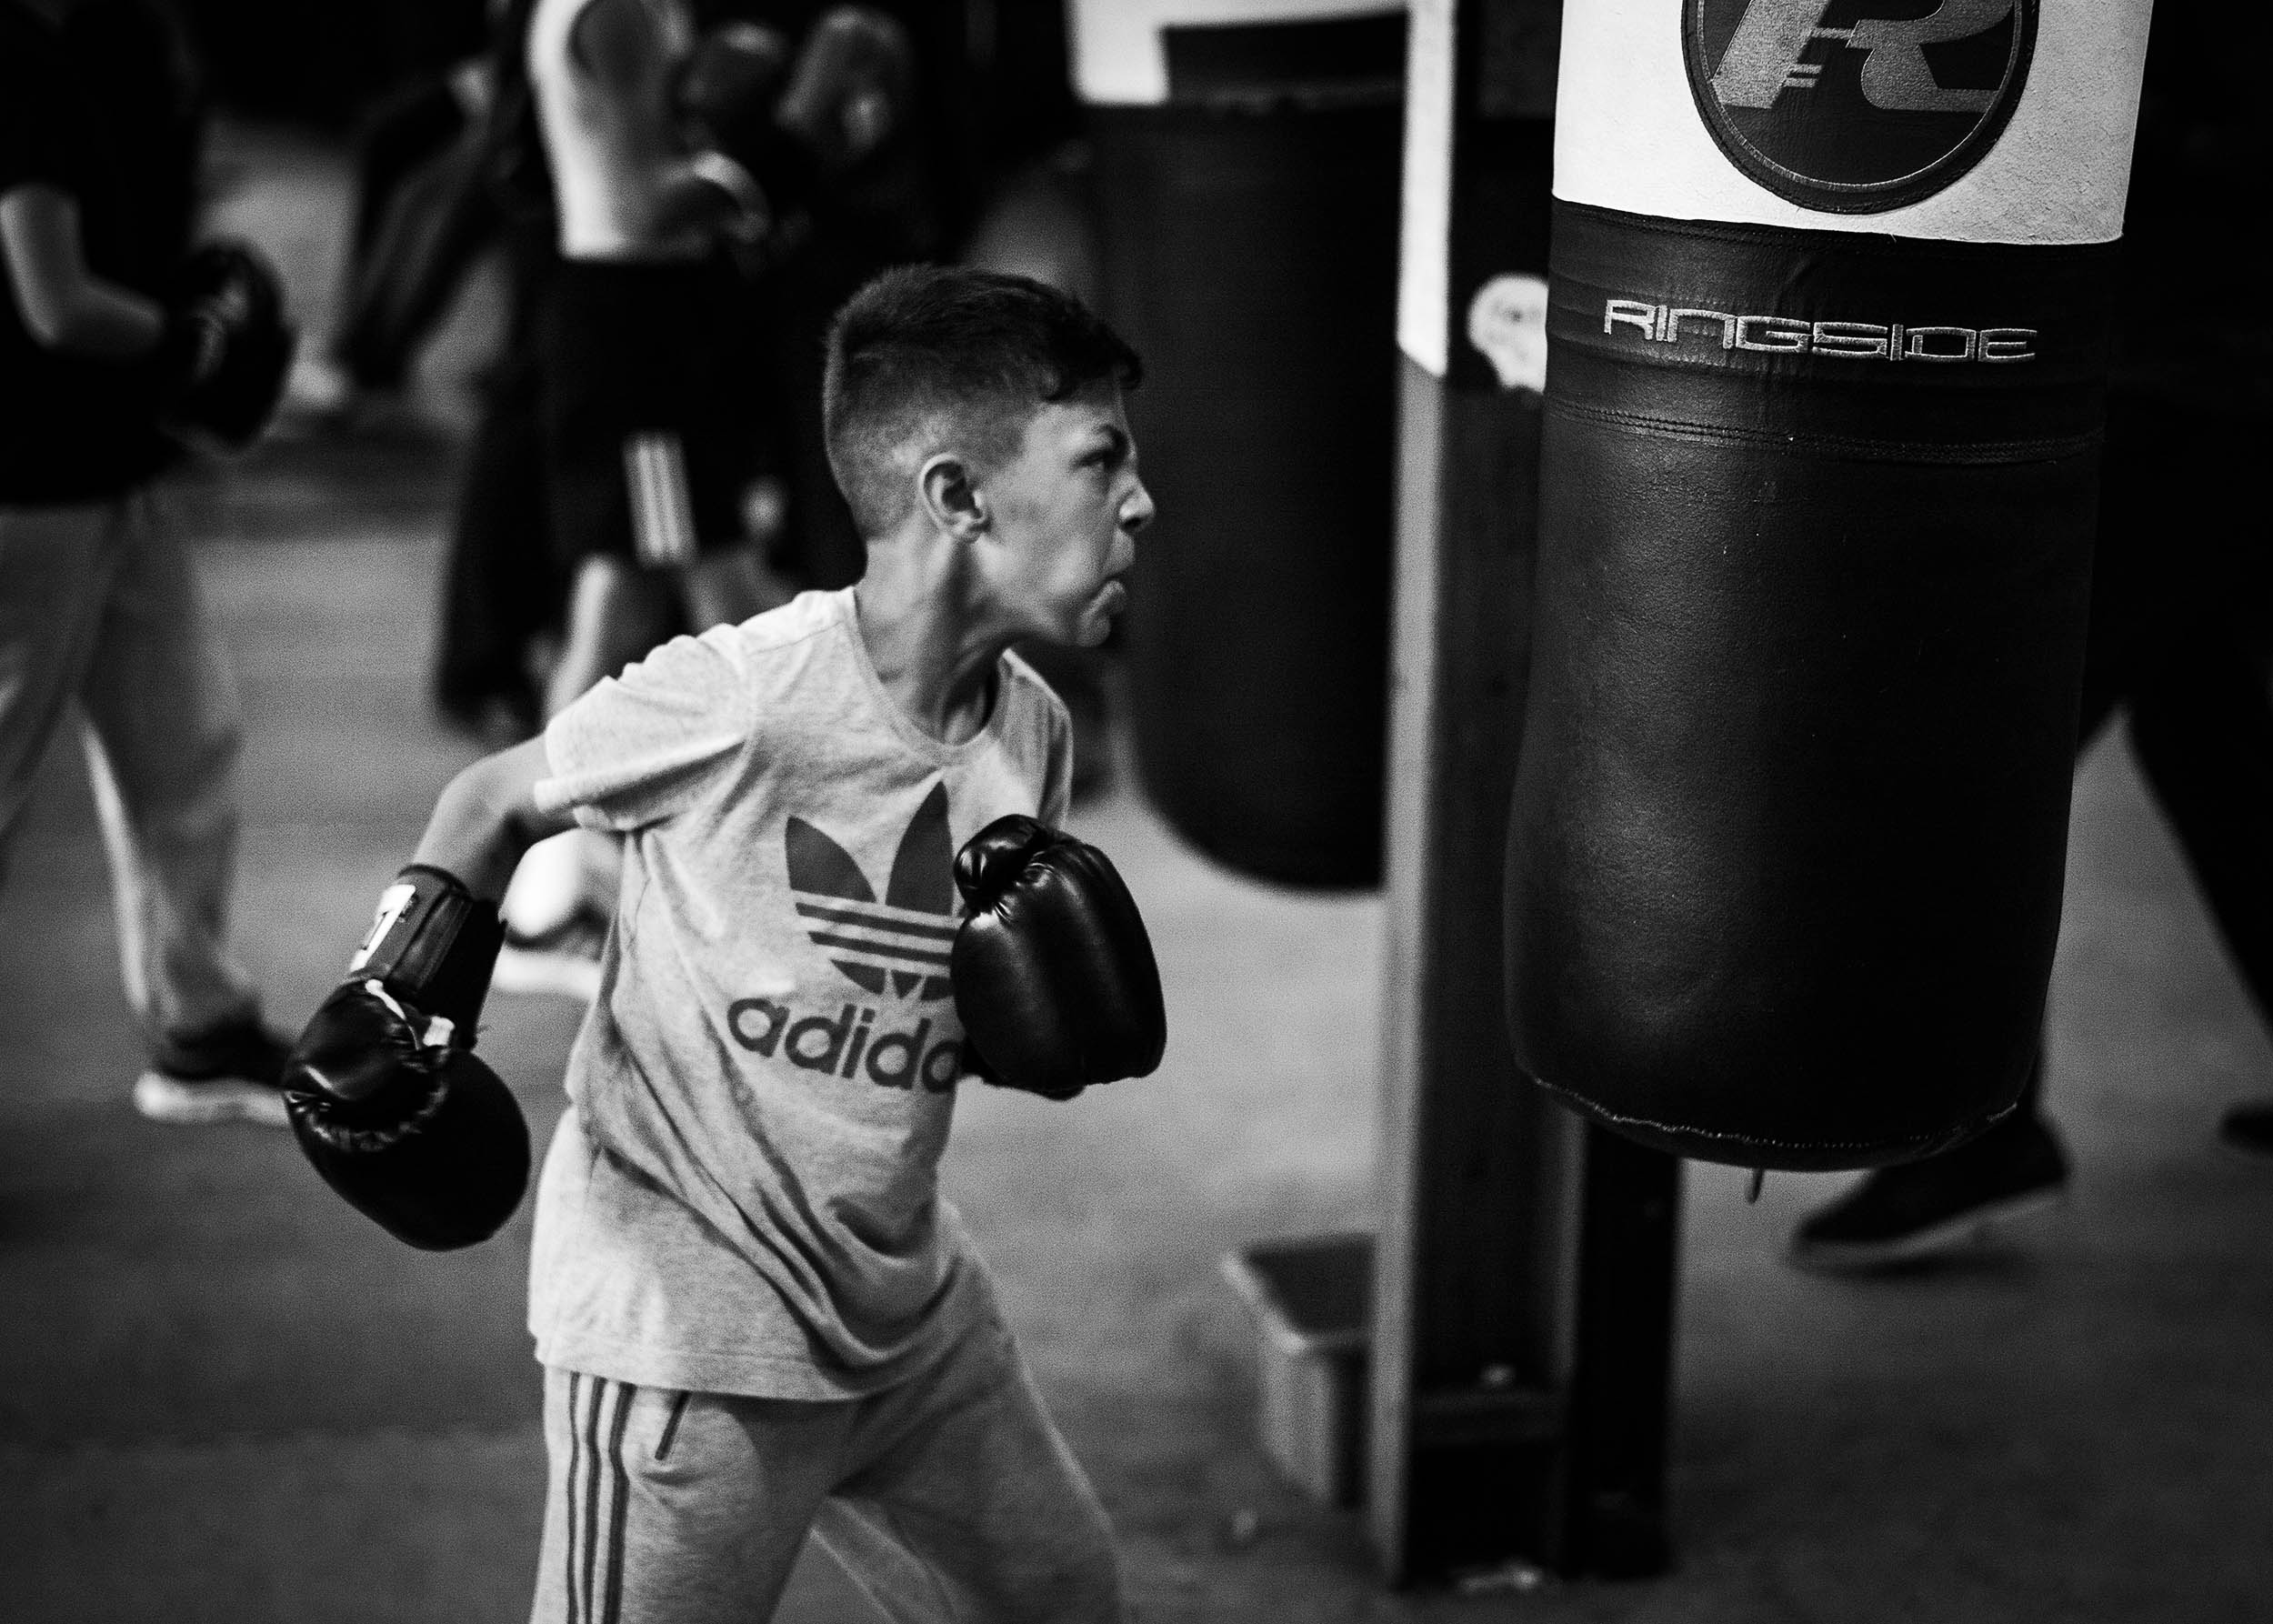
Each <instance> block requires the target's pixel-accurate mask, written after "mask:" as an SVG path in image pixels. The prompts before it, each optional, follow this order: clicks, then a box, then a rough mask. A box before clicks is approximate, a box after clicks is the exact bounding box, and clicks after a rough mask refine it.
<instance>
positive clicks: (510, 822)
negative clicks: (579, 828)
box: [413, 738, 575, 902]
mask: <svg viewBox="0 0 2273 1624" xmlns="http://www.w3.org/2000/svg"><path fill="white" fill-rule="evenodd" d="M551 773H552V769H551V767H549V766H548V765H547V764H546V759H545V741H544V740H543V739H542V738H532V739H529V740H527V741H526V743H523V744H517V745H516V746H514V747H512V748H511V749H509V750H500V751H499V752H497V754H496V755H495V756H485V757H482V759H480V760H479V761H476V763H474V765H473V766H471V767H467V768H466V770H465V771H464V772H462V773H460V774H458V776H457V777H455V778H453V779H451V780H450V782H449V785H448V787H446V788H445V789H444V790H443V792H442V796H441V798H440V799H438V800H436V802H435V807H434V816H433V817H432V818H430V819H428V821H427V823H426V835H425V837H423V838H421V839H420V840H419V842H418V851H417V855H416V857H415V858H414V859H413V860H414V861H416V862H420V863H426V864H428V865H431V866H432V867H436V868H441V869H445V870H446V871H448V872H449V873H451V874H455V875H456V876H457V877H458V878H459V879H461V880H463V881H464V882H465V883H466V889H467V890H469V891H471V892H473V894H474V895H475V896H476V897H483V898H485V899H486V900H489V901H492V902H494V901H496V900H497V899H498V898H499V897H503V896H504V895H505V891H506V882H507V881H509V880H511V879H512V877H513V869H514V866H515V865H516V864H517V863H518V862H520V860H521V854H522V853H523V852H525V851H526V850H528V848H529V847H532V846H534V845H536V843H537V842H538V841H539V840H542V839H544V838H545V837H546V836H547V835H557V834H560V833H561V832H562V831H564V830H566V829H567V828H569V827H572V826H573V825H574V823H575V819H574V818H572V817H569V816H568V815H567V814H566V813H554V812H546V811H543V810H541V809H540V808H539V807H538V806H537V804H536V786H537V783H538V781H539V780H541V779H544V778H546V777H550V776H551Z"/></svg>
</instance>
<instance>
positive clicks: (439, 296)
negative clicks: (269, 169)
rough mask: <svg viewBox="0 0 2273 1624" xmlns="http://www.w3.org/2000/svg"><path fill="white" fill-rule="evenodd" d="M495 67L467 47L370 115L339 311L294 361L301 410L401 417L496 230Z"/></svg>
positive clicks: (360, 422)
mask: <svg viewBox="0 0 2273 1624" xmlns="http://www.w3.org/2000/svg"><path fill="white" fill-rule="evenodd" d="M491 74H492V64H491V62H490V60H489V59H488V58H487V57H486V56H471V57H467V58H466V59H465V60H463V61H460V62H457V63H455V64H453V65H451V66H450V67H448V68H447V69H446V70H445V71H443V72H440V73H429V74H422V75H418V76H417V77H416V78H414V79H412V80H411V82H410V83H409V84H407V85H403V86H402V87H400V88H398V89H396V90H395V91H393V92H392V93H390V94H388V95H386V96H383V97H382V98H381V99H380V100H379V102H378V104H377V105H376V106H375V107H374V108H373V109H372V111H371V112H370V113H369V114H368V115H366V116H365V119H364V121H363V125H362V128H361V130H360V132H359V133H358V135H357V136H356V140H355V203H354V212H353V215H352V216H351V221H350V227H349V234H348V241H347V256H346V262H345V266H343V267H342V271H341V276H340V284H341V286H340V295H339V303H338V311H339V315H338V317H337V319H336V321H335V323H334V326H333V330H332V332H331V334H330V335H329V336H327V338H326V339H325V343H324V345H323V346H322V347H321V348H320V349H319V350H316V351H315V352H313V353H310V354H308V355H305V356H302V357H301V358H300V362H299V364H298V366H295V368H294V369H293V375H292V381H291V386H290V392H289V395H288V396H287V400H286V407H287V410H288V411H289V412H290V413H291V414H292V415H293V416H296V417H299V418H301V419H303V420H305V421H307V422H309V423H311V424H313V425H315V426H324V427H343V428H355V427H369V426H375V425H378V424H385V423H389V422H394V421H399V420H401V419H402V417H403V416H404V411H405V404H404V402H403V400H402V394H403V390H404V386H405V385H406V381H407V380H408V377H409V375H410V370H411V366H412V364H413V362H414V361H415V360H416V356H417V351H418V349H419V346H421V345H422V344H424V343H425V342H426V340H427V339H428V338H429V337H431V336H433V333H434V329H435V327H436V324H437V323H438V322H439V321H440V319H441V317H442V316H443V314H444V312H445V311H446V310H447V309H448V307H449V304H450V301H451V299H452V298H453V297H454V296H456V292H457V290H458V287H459V286H460V284H461V283H462V282H463V280H464V278H465V276H466V273H467V272H468V271H469V270H471V269H472V267H473V266H474V264H475V262H476V260H477V259H478V258H479V257H480V256H481V255H482V254H483V253H484V252H485V251H486V249H487V248H488V247H489V246H490V245H491V244H492V243H493V242H494V241H495V240H496V236H497V230H498V226H499V221H498V218H497V215H496V207H495V205H494V202H493V199H492V196H491V194H490V191H489V188H488V187H487V186H486V185H485V184H484V182H485V179H486V176H485V173H484V169H485V159H486V155H487V151H488V143H489V130H490V117H489V115H490V108H491V104H492V101H493V99H494V97H493V86H492V78H491Z"/></svg>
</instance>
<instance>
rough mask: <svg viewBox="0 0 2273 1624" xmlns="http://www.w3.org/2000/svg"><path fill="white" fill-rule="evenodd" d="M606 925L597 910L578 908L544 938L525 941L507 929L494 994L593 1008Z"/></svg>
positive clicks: (492, 981)
mask: <svg viewBox="0 0 2273 1624" xmlns="http://www.w3.org/2000/svg"><path fill="white" fill-rule="evenodd" d="M607 924H608V922H607V920H606V917H603V916H602V915H600V914H599V913H597V912H596V911H595V910H593V909H591V908H583V907H580V908H578V909H577V910H576V912H575V913H574V914H571V915H570V916H569V917H567V918H566V920H564V921H562V922H561V923H560V924H558V925H556V926H555V927H553V928H552V929H550V930H547V931H546V932H545V933H544V934H543V935H541V936H522V935H520V934H518V933H517V932H516V931H514V930H513V929H511V928H510V927H508V928H507V929H506V941H505V946H504V947H500V948H499V949H498V950H497V967H496V969H495V970H493V971H491V972H490V977H489V985H490V988H491V990H493V991H496V992H511V993H549V994H551V995H553V996H555V997H564V998H579V999H581V1000H583V1001H584V1002H585V1003H586V1004H589V1003H591V1002H592V1001H593V1000H594V999H596V998H597V997H599V996H600V945H601V944H602V943H603V942H605V941H606V940H607Z"/></svg>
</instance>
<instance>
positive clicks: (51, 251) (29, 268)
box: [0, 182, 165, 361]
mask: <svg viewBox="0 0 2273 1624" xmlns="http://www.w3.org/2000/svg"><path fill="white" fill-rule="evenodd" d="M0 260H5V262H6V271H7V277H8V284H9V286H10V287H11V288H13V289H14V291H15V307H16V309H17V310H18V311H19V312H20V313H21V314H22V316H23V317H24V328H25V332H27V333H29V334H30V335H31V336H32V337H33V338H34V339H35V340H36V341H37V342H38V343H39V344H40V345H41V346H44V347H45V348H47V349H51V350H55V351H57V352H58V353H60V354H63V355H69V356H88V357H91V358H94V359H98V360H116V361H126V360H132V359H134V358H135V357H136V356H145V355H147V354H148V353H149V352H150V351H151V350H152V349H154V348H155V347H156V346H157V342H158V339H159V336H161V335H162V334H163V333H164V331H165V311H164V310H162V309H160V308H159V306H158V305H157V303H156V302H155V300H152V299H148V298H145V297H144V296H142V295H141V294H138V293H136V292H135V291H134V290H133V289H132V288H128V287H124V286H120V285H119V284H117V283H115V282H112V281H110V280H108V279H106V278H105V277H103V276H98V275H96V274H95V272H94V271H93V270H91V269H89V268H88V266H87V263H86V251H85V238H84V236H82V235H81V231H80V224H79V205H78V202H77V200H76V199H75V198H74V197H73V196H72V195H70V194H69V193H67V192H62V191H58V190H57V189H56V188H55V187H54V186H51V185H42V184H40V183H38V182H29V183H26V184H25V185H19V186H12V187H10V188H9V190H8V192H7V194H6V195H5V196H0Z"/></svg>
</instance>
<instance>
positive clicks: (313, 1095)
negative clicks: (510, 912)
mask: <svg viewBox="0 0 2273 1624" xmlns="http://www.w3.org/2000/svg"><path fill="white" fill-rule="evenodd" d="M504 939H505V927H504V925H503V924H502V922H501V921H500V920H499V918H498V916H497V909H496V907H495V906H494V905H493V904H490V903H486V902H483V901H481V900H479V899H478V898H476V897H475V896H474V895H473V893H471V892H470V891H468V890H467V889H466V886H465V885H464V883H463V882H461V881H460V880H459V879H458V878H457V877H456V876H455V875H453V874H450V873H448V872H447V871H446V870H444V869H440V868H436V867H429V866H427V865H425V864H413V865H411V866H410V867H407V868H406V869H404V870H403V872H402V873H401V874H400V875H398V876H396V881H395V883H394V884H393V885H392V886H389V887H387V889H386V892H385V894H383V895H382V896H381V897H380V898H379V910H378V914H377V917H375V918H374V919H373V921H372V924H371V929H370V931H369V933H368V934H367V935H365V937H364V940H363V944H362V946H361V947H358V948H357V949H356V950H355V957H354V958H352V959H350V960H349V961H348V965H347V976H346V978H345V980H343V981H342V982H341V983H340V984H339V985H338V987H335V988H334V989H333V991H332V995H331V996H330V997H327V998H325V1000H324V1003H323V1005H322V1006H321V1007H319V1008H318V1009H317V1010H316V1012H315V1017H314V1018H312V1019H310V1020H309V1022H308V1024H307V1029H306V1030H305V1031H304V1032H302V1033H301V1034H300V1040H299V1042H298V1043H297V1044H295V1046H294V1047H293V1050H292V1055H291V1058H289V1059H288V1060H287V1061H286V1062H285V1072H284V1088H285V1108H286V1109H287V1110H288V1111H289V1112H290V1114H291V1118H292V1129H293V1133H294V1135H295V1138H297V1139H298V1140H299V1143H300V1148H301V1150H302V1152H303V1153H304V1154H305V1156H306V1157H307V1158H308V1160H309V1162H310V1163H312V1164H313V1165H314V1167H315V1170H316V1171H317V1172H318V1173H320V1174H321V1175H323V1178H324V1181H325V1183H326V1184H328V1185H330V1186H331V1187H332V1188H333V1189H335V1190H336V1191H337V1192H338V1193H339V1194H340V1196H341V1197H342V1198H345V1200H346V1202H347V1203H348V1204H349V1205H350V1206H352V1207H354V1208H355V1209H356V1210H357V1211H359V1212H362V1213H363V1214H365V1216H366V1217H368V1218H372V1219H373V1220H374V1221H375V1222H376V1223H377V1224H378V1225H379V1226H380V1228H384V1229H386V1231H387V1232H388V1233H389V1234H390V1235H393V1236H394V1237H396V1238H397V1239H399V1240H402V1241H405V1242H407V1243H408V1244H409V1245H411V1246H415V1247H419V1248H425V1249H426V1250H429V1251H442V1250H447V1249H450V1248H456V1247H466V1246H472V1245H474V1244H475V1243H476V1242H477V1241H481V1240H486V1239H487V1238H489V1237H490V1236H492V1235H494V1234H496V1231H497V1230H498V1228H500V1227H501V1226H503V1224H504V1223H505V1221H506V1219H507V1218H510V1217H512V1216H513V1211H514V1208H516V1207H518V1206H519V1205H520V1202H521V1195H522V1192H523V1190H524V1189H526V1187H527V1184H528V1175H529V1136H528V1128H527V1127H526V1124H524V1123H523V1121H522V1119H521V1110H520V1108H519V1107H518V1106H517V1105H516V1104H515V1103H514V1098H513V1095H512V1093H511V1092H510V1091H509V1090H508V1089H507V1088H506V1086H505V1084H504V1083H502V1082H500V1081H499V1080H498V1078H497V1076H496V1073H495V1072H493V1071H491V1070H490V1069H489V1068H488V1067H487V1066H486V1065H484V1064H483V1063H482V1062H481V1061H480V1060H478V1059H476V1058H475V1057H474V1054H473V1048H474V1033H475V1027H476V1022H477V1021H478V1020H479V1018H480V1016H481V1007H482V1000H483V998H484V997H485V996H486V993H487V991H488V987H489V976H490V972H491V970H492V969H493V968H494V967H495V966H496V961H497V949H498V947H500V946H501V945H502V943H503V941H504Z"/></svg>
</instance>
